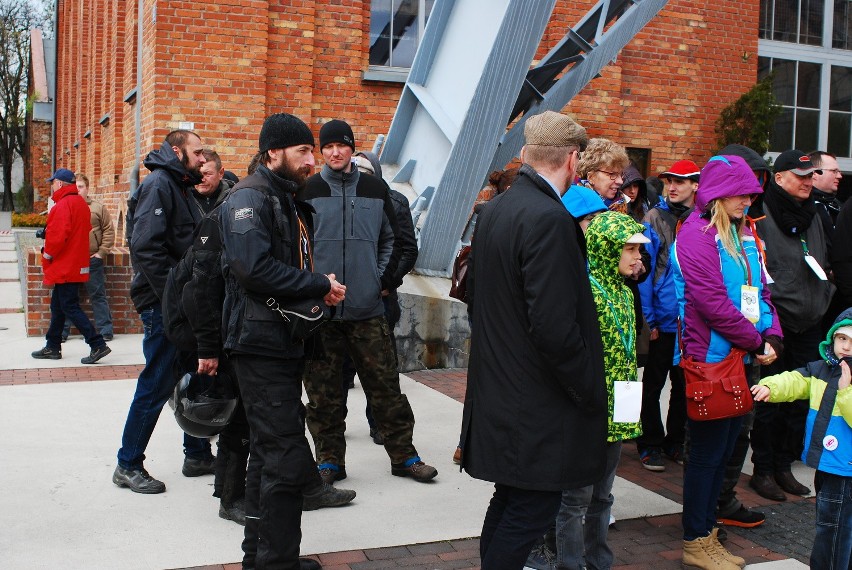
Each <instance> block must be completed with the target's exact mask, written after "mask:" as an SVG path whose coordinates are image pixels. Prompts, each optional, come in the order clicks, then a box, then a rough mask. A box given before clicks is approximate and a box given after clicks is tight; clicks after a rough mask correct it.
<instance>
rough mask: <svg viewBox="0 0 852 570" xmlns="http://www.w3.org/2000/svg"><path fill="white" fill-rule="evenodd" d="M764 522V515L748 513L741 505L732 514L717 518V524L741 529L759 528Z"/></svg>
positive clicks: (755, 512)
mask: <svg viewBox="0 0 852 570" xmlns="http://www.w3.org/2000/svg"><path fill="white" fill-rule="evenodd" d="M765 520H766V515H764V514H763V513H761V512H758V511H750V510H749V509H747V508H745V507H744V506H743V505H740V508H739V509H737V510H736V511H734V512H733V513H731V514H729V515H726V516H724V517H723V516H720V517H718V522H719V524H723V525H726V526H738V527H742V528H754V527H756V526H760V525H762V524H763V522H764V521H765Z"/></svg>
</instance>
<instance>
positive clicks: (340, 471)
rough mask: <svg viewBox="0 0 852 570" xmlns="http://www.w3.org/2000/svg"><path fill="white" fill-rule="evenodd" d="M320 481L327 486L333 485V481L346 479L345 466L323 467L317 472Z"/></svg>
mask: <svg viewBox="0 0 852 570" xmlns="http://www.w3.org/2000/svg"><path fill="white" fill-rule="evenodd" d="M319 475H320V479H322V482H323V483H328V484H329V485H333V484H334V482H335V481H343V480H344V479H346V466H345V465H341V466H340V467H338V466H337V465H335V466H330V467H323V468H322V469H320V470H319Z"/></svg>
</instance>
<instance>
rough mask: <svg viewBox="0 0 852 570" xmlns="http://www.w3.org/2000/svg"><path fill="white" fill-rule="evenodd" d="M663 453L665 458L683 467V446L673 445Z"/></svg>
mask: <svg viewBox="0 0 852 570" xmlns="http://www.w3.org/2000/svg"><path fill="white" fill-rule="evenodd" d="M663 453H665V454H666V457H668V458H669V459H671V460H672V461H674V462H675V463H677V464H678V465H683V446H682V445H673V446H671V447H667V448H666V449H665V450H664V451H663Z"/></svg>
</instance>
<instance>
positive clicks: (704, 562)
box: [682, 536, 740, 570]
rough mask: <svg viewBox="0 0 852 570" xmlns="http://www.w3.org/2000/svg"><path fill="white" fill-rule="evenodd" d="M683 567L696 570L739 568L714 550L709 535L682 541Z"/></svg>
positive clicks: (731, 569)
mask: <svg viewBox="0 0 852 570" xmlns="http://www.w3.org/2000/svg"><path fill="white" fill-rule="evenodd" d="M682 562H683V567H684V568H694V569H697V570H739V568H740V567H739V566H737V565H736V564H734V563H732V562H728V561H727V560H725V559H724V558H723V557H722V555H721V554H719V553H718V552H717V551H716V546H715V545H714V544H713V543H712V542H711V541H710V537H709V536H705V537H701V538H696V539H695V540H684V541H683V559H682Z"/></svg>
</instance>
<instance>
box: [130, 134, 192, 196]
mask: <svg viewBox="0 0 852 570" xmlns="http://www.w3.org/2000/svg"><path fill="white" fill-rule="evenodd" d="M142 164H144V165H145V168H147V169H148V170H150V171H151V172H154V171H155V170H157V169H161V170H165V171H167V172H168V173H169V174H170V175H171V176H172V178H174V179H175V180H177V181H178V182H179V183H181V184H183V185H184V186H195V185H196V184H200V183H201V174H196V173H193V172H189V171H188V170H187V169H186V168H185V167H184V165H183V164H182V163H181V161H180V159H179V158H178V155H177V154H176V153H175V151H174V150H172V145H170V144H169V143H167V142H163V144H162V145H160V148H159V149H157V150H152V151H151V152H149V153H148V156H146V157H145V160H144V161H143V162H142Z"/></svg>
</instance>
